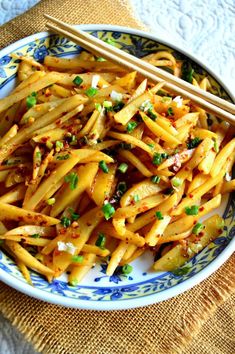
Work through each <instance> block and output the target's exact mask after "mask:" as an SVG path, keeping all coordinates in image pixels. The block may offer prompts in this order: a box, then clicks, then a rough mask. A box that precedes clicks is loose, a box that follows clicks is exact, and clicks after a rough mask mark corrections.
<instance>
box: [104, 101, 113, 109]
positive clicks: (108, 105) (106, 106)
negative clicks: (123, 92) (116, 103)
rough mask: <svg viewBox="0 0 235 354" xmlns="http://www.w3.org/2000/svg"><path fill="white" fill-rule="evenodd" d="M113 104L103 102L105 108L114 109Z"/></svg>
mask: <svg viewBox="0 0 235 354" xmlns="http://www.w3.org/2000/svg"><path fill="white" fill-rule="evenodd" d="M112 105H113V104H112V102H111V101H104V102H103V106H104V108H110V107H112Z"/></svg>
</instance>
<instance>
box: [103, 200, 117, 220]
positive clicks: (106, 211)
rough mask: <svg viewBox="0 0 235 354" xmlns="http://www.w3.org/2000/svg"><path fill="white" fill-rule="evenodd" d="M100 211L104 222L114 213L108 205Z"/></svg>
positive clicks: (112, 208)
mask: <svg viewBox="0 0 235 354" xmlns="http://www.w3.org/2000/svg"><path fill="white" fill-rule="evenodd" d="M102 211H103V214H104V217H105V219H106V220H109V219H110V218H111V217H112V216H113V215H114V213H115V209H114V207H113V206H112V205H111V204H110V203H107V204H104V205H103V206H102Z"/></svg>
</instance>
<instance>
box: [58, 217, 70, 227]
mask: <svg viewBox="0 0 235 354" xmlns="http://www.w3.org/2000/svg"><path fill="white" fill-rule="evenodd" d="M60 223H61V225H62V226H63V227H69V226H70V225H71V221H70V220H69V218H67V217H66V216H63V217H62V218H61V220H60Z"/></svg>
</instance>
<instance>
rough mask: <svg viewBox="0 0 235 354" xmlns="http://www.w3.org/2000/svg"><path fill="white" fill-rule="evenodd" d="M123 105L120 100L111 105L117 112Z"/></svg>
mask: <svg viewBox="0 0 235 354" xmlns="http://www.w3.org/2000/svg"><path fill="white" fill-rule="evenodd" d="M124 106H125V104H124V103H123V102H122V101H120V102H117V103H115V105H114V106H113V111H114V112H116V113H117V112H119V111H120V110H121V109H122V108H123V107H124Z"/></svg>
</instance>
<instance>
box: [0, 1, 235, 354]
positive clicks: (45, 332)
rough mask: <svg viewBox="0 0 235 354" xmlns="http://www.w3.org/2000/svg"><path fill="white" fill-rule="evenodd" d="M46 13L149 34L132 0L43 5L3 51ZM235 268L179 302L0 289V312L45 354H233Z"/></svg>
mask: <svg viewBox="0 0 235 354" xmlns="http://www.w3.org/2000/svg"><path fill="white" fill-rule="evenodd" d="M44 12H47V13H49V14H51V15H54V16H56V17H58V18H60V19H62V20H65V21H69V22H71V23H111V24H118V25H125V26H130V27H134V28H143V26H142V25H141V24H140V23H139V22H138V21H137V20H136V19H135V18H134V17H133V9H131V8H130V6H129V4H128V3H127V1H126V0H102V1H101V0H100V1H98V0H85V1H84V0H42V1H41V2H40V4H39V5H37V6H36V7H34V8H33V9H31V10H30V11H28V12H27V13H25V14H24V15H22V16H20V17H18V18H17V19H15V20H13V21H11V22H10V23H8V24H6V25H5V26H2V27H1V28H0V46H1V47H5V46H6V45H8V44H10V43H12V42H15V41H16V40H18V39H20V38H22V37H24V36H26V35H29V34H32V33H35V32H38V31H42V30H44V23H45V21H44V19H43V16H42V14H43V13H44ZM234 269H235V256H232V257H231V258H230V259H229V260H228V261H227V262H226V263H225V265H223V266H222V267H221V268H220V269H219V270H218V271H217V272H216V273H215V274H214V275H212V276H211V277H209V278H208V279H207V280H206V281H204V282H202V283H201V285H199V286H197V287H195V288H193V289H192V290H190V291H188V292H186V293H184V294H182V295H180V296H178V297H176V298H174V299H171V300H168V301H165V302H162V303H160V304H156V305H152V306H149V307H145V308H139V309H134V310H128V311H119V312H117V311H114V312H95V311H84V310H72V309H66V308H62V307H58V306H55V305H51V304H47V303H43V302H41V301H38V300H35V299H31V298H29V297H27V296H25V295H23V294H20V293H18V292H17V291H15V290H13V289H10V288H9V287H8V286H6V285H4V284H3V283H0V311H1V312H2V313H3V315H4V316H5V317H7V318H8V319H9V320H10V321H11V322H12V323H13V325H15V326H16V327H17V328H18V329H19V330H20V331H21V332H22V333H23V334H24V335H25V337H26V338H27V339H28V340H29V341H31V342H32V343H33V344H34V346H35V349H36V350H38V351H43V352H44V353H50V354H53V353H55V354H76V353H79V354H120V353H121V354H124V353H128V354H140V353H143V354H173V353H185V354H195V353H198V354H199V353H200V354H208V353H213V354H234V352H235V338H234V331H235V318H234V308H235V306H234V305H235V296H234V295H232V294H233V293H234V291H235V272H234ZM230 295H232V296H230ZM227 299H229V300H228V301H226V300H227ZM225 301H226V302H225ZM222 304H223V306H222V307H221V308H219V306H220V305H222ZM214 313H215V316H214V317H212V318H211V319H210V320H209V321H207V320H208V319H209V318H210V317H211V316H212V314H214ZM206 321H207V322H206ZM201 328H202V329H203V331H200V329H201Z"/></svg>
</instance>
